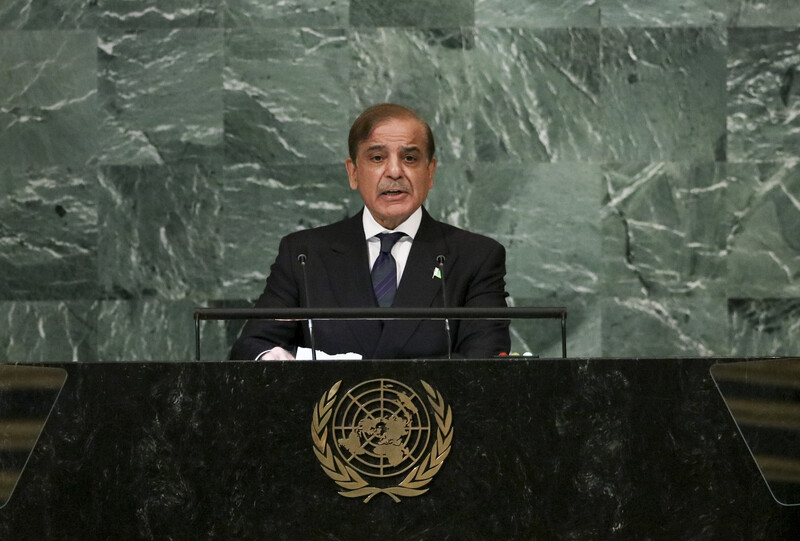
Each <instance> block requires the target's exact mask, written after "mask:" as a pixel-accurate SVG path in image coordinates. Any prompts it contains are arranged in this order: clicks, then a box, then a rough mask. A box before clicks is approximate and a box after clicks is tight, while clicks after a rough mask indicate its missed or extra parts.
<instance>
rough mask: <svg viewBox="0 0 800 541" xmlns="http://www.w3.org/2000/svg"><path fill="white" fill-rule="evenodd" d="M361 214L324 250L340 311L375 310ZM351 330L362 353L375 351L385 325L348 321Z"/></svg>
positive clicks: (346, 222) (337, 231) (344, 225)
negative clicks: (362, 307)
mask: <svg viewBox="0 0 800 541" xmlns="http://www.w3.org/2000/svg"><path fill="white" fill-rule="evenodd" d="M361 220H362V218H361V213H358V214H357V215H355V216H353V217H352V218H350V219H348V220H344V221H343V222H342V224H341V229H339V228H336V229H335V230H333V231H332V233H333V234H332V235H331V236H330V237H329V238H328V239H327V242H328V248H327V249H323V250H322V254H323V261H324V263H325V269H326V272H327V274H328V279H329V280H330V282H331V288H330V290H331V291H332V292H333V296H334V299H335V301H336V304H337V305H338V306H340V307H359V306H364V307H367V306H369V307H372V306H375V295H374V293H373V292H372V278H371V277H370V274H369V256H368V253H367V243H366V242H365V240H364V227H363V226H362V221H361ZM347 324H348V326H349V327H350V330H351V331H352V333H353V335H354V336H355V337H356V339H357V340H358V342H359V343H360V344H361V346H362V351H368V352H371V351H374V350H375V345H376V343H377V340H378V337H379V336H380V332H381V325H380V322H378V321H356V320H348V321H347Z"/></svg>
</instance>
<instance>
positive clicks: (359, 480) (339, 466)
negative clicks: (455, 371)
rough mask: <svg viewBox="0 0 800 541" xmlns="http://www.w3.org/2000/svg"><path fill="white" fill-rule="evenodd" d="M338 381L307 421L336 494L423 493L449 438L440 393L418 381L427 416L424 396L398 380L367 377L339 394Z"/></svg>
mask: <svg viewBox="0 0 800 541" xmlns="http://www.w3.org/2000/svg"><path fill="white" fill-rule="evenodd" d="M341 383H342V382H341V381H338V382H336V383H335V384H334V385H333V387H331V388H330V390H329V391H328V392H327V393H325V394H324V395H323V396H322V398H321V399H320V400H319V402H318V403H317V405H316V407H315V408H314V414H313V417H312V420H311V436H312V439H313V441H314V452H315V453H316V455H317V459H319V462H320V465H321V466H322V469H323V471H325V473H326V474H327V475H328V476H329V477H330V478H331V479H333V480H334V481H335V482H336V484H337V485H339V487H340V488H341V489H342V490H341V491H339V494H341V495H342V496H346V497H348V498H362V497H363V498H364V501H365V502H368V501H370V500H371V499H372V498H373V497H374V496H375V495H377V494H386V495H387V496H389V497H391V498H392V499H393V500H395V501H397V502H399V501H400V498H401V497H412V496H419V495H421V494H424V493H425V492H427V491H428V488H427V485H428V483H430V482H431V480H432V479H433V477H434V475H436V473H437V472H438V471H439V469H440V468H441V467H442V464H443V463H444V459H445V458H447V455H448V454H449V453H450V445H451V443H452V439H453V415H452V412H451V410H450V407H449V406H447V405H446V404H445V403H444V399H443V398H442V395H441V394H440V393H438V392H437V391H435V390H434V389H433V388H432V387H431V386H430V385H428V384H427V383H425V382H424V381H420V383H421V384H422V387H423V388H424V389H425V394H426V398H427V403H428V404H429V405H430V408H431V410H432V411H433V417H431V416H430V415H429V413H428V407H427V406H426V401H425V400H424V399H423V398H422V397H420V396H419V395H418V394H417V393H416V392H415V391H414V390H413V389H412V388H411V387H409V386H407V385H405V384H403V383H400V382H399V381H394V380H391V379H375V380H370V381H365V382H362V383H360V384H358V385H356V386H355V387H353V388H351V389H350V390H349V391H347V392H346V393H344V395H343V396H342V397H341V398H339V397H338V393H339V387H340V385H341ZM401 476H404V477H403V478H402V479H401V480H400V481H399V482H397V483H396V484H395V483H394V481H396V479H400V477H401ZM367 479H369V480H370V481H367Z"/></svg>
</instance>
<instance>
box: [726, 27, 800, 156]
mask: <svg viewBox="0 0 800 541" xmlns="http://www.w3.org/2000/svg"><path fill="white" fill-rule="evenodd" d="M729 41H730V53H729V57H728V113H727V115H728V116H727V126H728V159H729V160H730V161H749V160H761V161H776V160H780V159H788V158H792V159H794V158H798V157H800V71H798V65H800V30H799V29H796V28H791V29H789V28H731V29H730V31H729Z"/></svg>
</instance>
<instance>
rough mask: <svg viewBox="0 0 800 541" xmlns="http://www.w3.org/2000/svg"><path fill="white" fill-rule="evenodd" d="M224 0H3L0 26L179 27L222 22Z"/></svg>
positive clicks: (207, 25) (45, 27)
mask: <svg viewBox="0 0 800 541" xmlns="http://www.w3.org/2000/svg"><path fill="white" fill-rule="evenodd" d="M222 1H223V0H158V1H155V0H133V1H131V0H102V1H97V0H93V1H88V2H87V1H84V2H76V1H74V0H4V1H3V5H4V7H0V28H15V29H27V30H37V29H73V28H102V27H113V28H176V27H214V26H219V23H220V19H221V17H220V16H219V12H220V9H219V6H220V3H221V2H222Z"/></svg>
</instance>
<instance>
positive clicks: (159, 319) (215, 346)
mask: <svg viewBox="0 0 800 541" xmlns="http://www.w3.org/2000/svg"><path fill="white" fill-rule="evenodd" d="M242 304H243V303H238V305H239V306H240V307H241V306H242ZM200 306H210V305H209V304H206V303H203V302H199V301H192V300H188V299H184V300H176V301H170V300H162V299H137V300H117V301H101V302H100V303H99V309H98V311H97V358H98V360H100V361H102V362H126V361H153V360H158V361H191V360H194V358H195V326H194V319H193V314H194V309H195V308H197V307H200ZM240 328H241V324H239V323H238V322H232V323H229V324H226V323H225V322H222V321H208V322H201V327H200V347H201V359H202V360H206V361H208V360H212V361H222V360H225V359H227V358H228V354H229V352H230V345H231V344H232V342H233V340H234V339H235V335H236V334H238V332H239V330H240Z"/></svg>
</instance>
